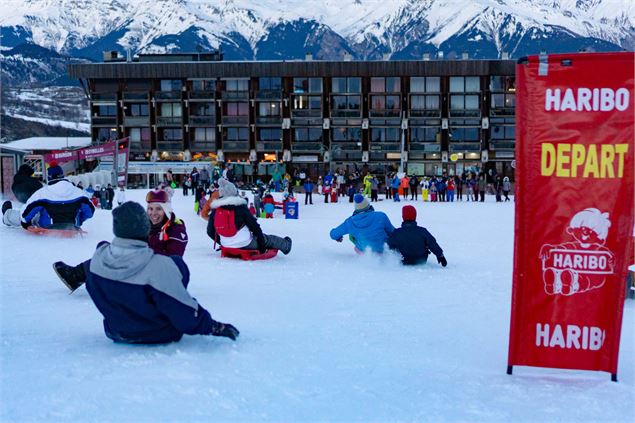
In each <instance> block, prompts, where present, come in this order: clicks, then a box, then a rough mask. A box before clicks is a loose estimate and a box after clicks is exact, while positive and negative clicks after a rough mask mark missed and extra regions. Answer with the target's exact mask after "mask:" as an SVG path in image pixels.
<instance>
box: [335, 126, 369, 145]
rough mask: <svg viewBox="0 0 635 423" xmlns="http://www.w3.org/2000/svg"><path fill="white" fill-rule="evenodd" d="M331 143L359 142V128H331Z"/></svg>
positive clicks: (360, 133) (360, 136)
mask: <svg viewBox="0 0 635 423" xmlns="http://www.w3.org/2000/svg"><path fill="white" fill-rule="evenodd" d="M332 136H333V141H349V142H361V140H362V130H361V129H360V128H333V133H332Z"/></svg>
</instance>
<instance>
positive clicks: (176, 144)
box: [157, 140, 183, 151]
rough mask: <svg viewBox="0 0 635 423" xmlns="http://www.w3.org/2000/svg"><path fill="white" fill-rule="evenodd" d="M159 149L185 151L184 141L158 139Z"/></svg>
mask: <svg viewBox="0 0 635 423" xmlns="http://www.w3.org/2000/svg"><path fill="white" fill-rule="evenodd" d="M157 150H159V151H183V141H182V140H181V141H174V140H157Z"/></svg>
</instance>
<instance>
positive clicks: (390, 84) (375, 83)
mask: <svg viewBox="0 0 635 423" xmlns="http://www.w3.org/2000/svg"><path fill="white" fill-rule="evenodd" d="M370 91H371V92H373V93H398V92H399V91H401V81H400V79H399V78H397V77H388V78H379V77H377V78H370Z"/></svg>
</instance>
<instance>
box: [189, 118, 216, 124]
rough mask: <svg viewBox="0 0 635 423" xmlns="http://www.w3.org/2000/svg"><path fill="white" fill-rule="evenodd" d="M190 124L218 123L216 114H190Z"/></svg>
mask: <svg viewBox="0 0 635 423" xmlns="http://www.w3.org/2000/svg"><path fill="white" fill-rule="evenodd" d="M190 125H192V126H210V125H216V116H190Z"/></svg>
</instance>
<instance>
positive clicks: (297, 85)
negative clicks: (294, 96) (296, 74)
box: [293, 78, 322, 93]
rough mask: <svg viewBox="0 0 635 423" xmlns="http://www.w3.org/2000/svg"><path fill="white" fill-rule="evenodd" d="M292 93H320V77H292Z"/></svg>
mask: <svg viewBox="0 0 635 423" xmlns="http://www.w3.org/2000/svg"><path fill="white" fill-rule="evenodd" d="M293 92H294V93H321V92H322V78H293Z"/></svg>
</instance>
